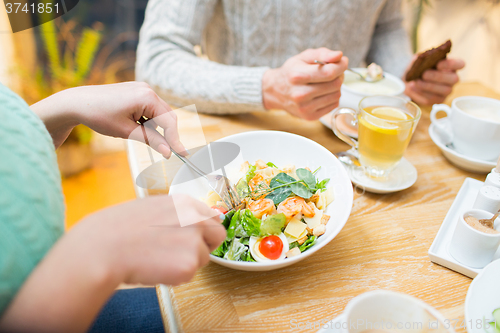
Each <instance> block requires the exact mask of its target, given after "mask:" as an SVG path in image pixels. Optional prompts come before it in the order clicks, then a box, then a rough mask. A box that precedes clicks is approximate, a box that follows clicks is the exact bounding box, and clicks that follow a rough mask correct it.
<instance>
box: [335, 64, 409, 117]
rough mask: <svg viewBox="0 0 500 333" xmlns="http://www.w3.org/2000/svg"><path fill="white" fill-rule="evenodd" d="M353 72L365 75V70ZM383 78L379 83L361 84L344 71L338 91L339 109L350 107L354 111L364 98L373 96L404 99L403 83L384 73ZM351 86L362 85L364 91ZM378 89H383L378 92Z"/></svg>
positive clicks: (357, 69)
mask: <svg viewBox="0 0 500 333" xmlns="http://www.w3.org/2000/svg"><path fill="white" fill-rule="evenodd" d="M353 70H355V71H357V72H360V73H365V72H366V68H353ZM384 75H385V78H384V79H382V80H381V81H379V82H375V83H368V82H363V81H361V80H360V79H358V78H357V76H356V74H354V73H351V72H349V71H346V72H345V73H344V83H343V84H342V87H341V89H340V92H341V96H340V101H339V107H350V108H353V109H355V110H357V109H358V105H359V101H361V99H363V98H364V97H366V96H375V95H386V96H400V97H405V95H404V91H405V84H404V82H403V81H402V80H401V79H400V78H398V77H397V76H395V75H392V74H390V73H387V72H385V73H384ZM353 84H357V85H361V84H362V85H363V86H364V87H365V88H366V89H368V90H365V91H362V90H360V89H357V88H361V87H360V86H358V87H356V86H354V85H353ZM380 88H384V89H383V90H380Z"/></svg>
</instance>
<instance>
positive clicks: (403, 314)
mask: <svg viewBox="0 0 500 333" xmlns="http://www.w3.org/2000/svg"><path fill="white" fill-rule="evenodd" d="M344 315H345V320H346V324H347V325H345V326H347V328H348V332H349V333H361V332H363V331H368V330H370V331H372V330H373V331H389V332H391V333H392V332H411V333H420V332H422V333H423V332H426V333H429V332H436V333H437V332H454V330H453V325H452V324H450V325H448V324H447V323H449V321H447V320H446V318H444V317H443V316H442V315H441V314H440V313H439V312H438V311H437V310H436V309H434V308H433V307H432V306H430V305H428V304H426V303H425V302H423V301H421V300H419V299H417V298H415V297H412V296H410V295H406V294H401V293H397V292H394V291H387V290H376V291H370V292H367V293H364V294H361V295H359V296H357V297H355V298H353V299H352V300H351V301H350V302H349V303H348V304H347V306H346V308H345V310H344Z"/></svg>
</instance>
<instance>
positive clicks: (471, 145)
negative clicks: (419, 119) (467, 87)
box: [430, 96, 500, 161]
mask: <svg viewBox="0 0 500 333" xmlns="http://www.w3.org/2000/svg"><path fill="white" fill-rule="evenodd" d="M441 111H444V112H445V113H446V114H447V118H446V119H447V120H448V121H447V122H442V121H441V122H438V119H437V118H436V115H437V113H438V112H441ZM430 117H431V121H432V124H433V125H435V126H436V127H437V128H438V129H439V130H440V131H441V132H442V133H445V134H446V135H447V136H448V139H449V141H450V142H453V145H454V146H455V148H456V149H457V151H458V152H460V153H462V154H464V155H466V156H469V157H472V158H476V159H480V160H489V161H496V159H497V158H498V156H499V155H500V101H499V100H496V99H493V98H487V97H478V96H463V97H458V98H455V99H454V100H453V102H452V104H451V108H450V107H449V106H448V105H446V104H436V105H434V106H433V107H432V111H431V114H430Z"/></svg>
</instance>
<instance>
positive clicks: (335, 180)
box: [170, 131, 353, 271]
mask: <svg viewBox="0 0 500 333" xmlns="http://www.w3.org/2000/svg"><path fill="white" fill-rule="evenodd" d="M217 142H232V143H235V144H237V145H238V146H239V147H240V148H241V152H240V155H239V156H238V157H237V158H236V159H235V160H234V161H233V162H231V163H230V164H229V165H227V166H226V167H225V171H226V173H227V175H228V177H229V178H230V179H231V180H232V181H233V182H234V181H236V180H237V179H235V178H234V176H233V175H234V173H235V172H234V170H239V168H240V166H241V163H242V162H243V161H249V162H250V163H254V162H255V161H256V160H258V159H261V160H263V161H265V162H273V163H274V164H276V165H277V166H279V167H282V166H285V165H287V164H293V165H295V166H296V167H297V168H304V167H309V168H310V169H311V170H315V169H317V168H318V167H321V169H320V170H319V171H318V172H317V174H316V176H317V177H318V178H319V179H324V178H330V183H329V185H328V186H329V187H331V188H332V189H333V191H334V196H335V200H334V201H333V202H332V203H331V204H330V205H329V206H328V207H327V209H326V212H325V213H326V214H328V215H330V216H331V218H330V221H329V222H328V224H327V227H326V233H325V234H324V235H322V236H321V237H319V238H318V240H317V243H316V244H315V245H314V246H313V247H311V248H310V249H309V250H307V251H306V252H304V253H301V254H300V255H298V256H295V257H292V258H288V259H283V260H273V261H269V262H241V261H230V260H225V259H222V258H218V257H215V256H212V255H211V256H210V259H211V260H212V261H214V262H216V263H218V264H220V265H222V266H226V267H230V268H233V269H239V270H244V271H268V270H273V269H278V268H282V267H286V266H289V265H292V264H294V263H296V262H299V261H301V260H303V259H305V258H307V257H309V256H311V255H312V254H314V253H315V252H316V251H318V250H319V249H321V248H322V247H323V246H325V245H326V244H328V243H329V242H330V241H331V240H332V239H333V238H334V237H335V236H336V235H337V234H338V233H339V232H340V230H342V228H343V227H344V225H345V223H346V222H347V219H348V218H349V215H350V213H351V209H352V201H353V190H352V185H351V182H350V181H349V176H348V175H347V172H346V170H345V168H344V166H343V165H342V163H341V162H340V161H339V160H337V158H336V157H335V155H333V154H332V153H331V152H330V151H329V150H327V149H326V148H324V147H323V146H321V145H320V144H318V143H316V142H314V141H312V140H310V139H307V138H304V137H302V136H299V135H295V134H291V133H285V132H278V131H252V132H245V133H240V134H235V135H231V136H228V137H226V138H223V139H220V140H217ZM204 149H208V148H203V149H202V150H200V151H198V152H197V153H195V154H193V156H192V157H191V158H190V159H191V160H192V161H193V163H195V164H196V158H197V155H199V156H202V155H200V154H203V152H204ZM205 153H206V152H205ZM205 156H206V155H205ZM189 172H190V171H189V170H188V168H187V166H182V167H181V168H180V170H179V172H178V173H177V174H176V176H175V177H174V179H173V181H172V184H177V183H178V182H176V179H177V178H178V179H182V178H183V177H185V176H186V174H187V173H189ZM198 180H199V181H197V182H190V183H183V184H177V185H172V186H171V188H170V194H174V193H186V194H189V195H191V196H192V197H194V198H203V197H206V195H207V193H208V192H209V191H210V188H209V187H208V185H207V184H206V183H205V182H203V181H202V180H201V179H198Z"/></svg>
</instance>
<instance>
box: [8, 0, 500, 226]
mask: <svg viewBox="0 0 500 333" xmlns="http://www.w3.org/2000/svg"><path fill="white" fill-rule="evenodd" d="M165 1H168V0H165ZM146 5H147V0H99V1H97V0H82V1H80V2H79V4H78V5H77V7H76V8H75V9H74V10H72V11H70V12H69V13H68V14H66V15H64V16H63V17H60V18H58V19H56V20H54V21H51V22H49V23H46V24H44V25H42V26H39V27H36V28H33V29H29V30H25V31H22V32H18V33H16V34H12V33H9V32H5V31H9V30H10V28H9V23H8V20H7V14H6V12H5V11H0V82H1V83H2V84H4V85H6V86H8V87H9V88H11V89H12V90H14V91H15V92H17V93H18V94H20V95H21V96H22V97H23V98H24V99H25V100H26V102H27V103H28V104H32V103H34V102H36V101H38V100H40V99H42V98H44V97H47V96H48V95H50V94H53V93H55V92H57V91H60V90H62V89H66V88H70V87H74V86H79V85H86V84H106V83H114V82H123V81H130V80H134V64H135V49H136V47H137V41H138V31H139V29H140V26H141V24H142V22H143V20H144V11H145V8H146ZM403 9H404V13H405V27H406V28H407V30H408V34H409V36H410V37H411V40H412V46H413V48H414V51H415V52H420V51H423V50H426V49H429V48H431V47H434V46H437V45H439V44H441V43H443V42H444V41H446V40H447V39H451V40H452V42H453V48H452V52H451V55H452V56H454V57H458V58H462V59H464V60H465V61H466V64H467V66H466V68H465V69H464V70H462V71H460V77H461V80H462V81H468V82H473V81H475V82H480V83H482V84H483V85H485V86H487V87H489V88H491V89H493V90H496V91H497V92H500V0H403ZM2 31H3V32H2ZM57 153H58V162H59V165H60V169H61V174H62V177H63V190H64V194H65V198H66V205H67V207H68V209H67V219H66V223H67V227H68V228H69V227H71V226H72V225H73V224H74V223H76V222H77V221H78V220H80V219H81V218H83V217H84V216H85V215H87V214H88V213H90V212H93V211H96V210H98V209H101V208H104V207H107V206H110V205H113V204H116V203H120V202H123V201H126V200H130V199H133V198H135V193H134V188H133V183H132V179H131V177H130V171H129V169H128V163H127V155H126V152H125V145H124V142H123V140H121V139H113V138H107V137H103V136H101V135H98V134H97V133H93V132H92V131H91V130H89V129H88V128H86V127H84V126H78V127H77V128H75V130H74V131H73V132H72V134H71V136H70V138H69V139H68V140H67V142H66V143H65V144H64V145H63V146H61V148H59V149H58V151H57Z"/></svg>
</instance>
